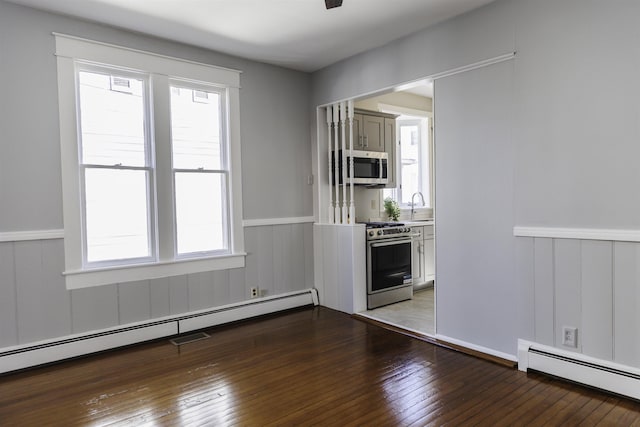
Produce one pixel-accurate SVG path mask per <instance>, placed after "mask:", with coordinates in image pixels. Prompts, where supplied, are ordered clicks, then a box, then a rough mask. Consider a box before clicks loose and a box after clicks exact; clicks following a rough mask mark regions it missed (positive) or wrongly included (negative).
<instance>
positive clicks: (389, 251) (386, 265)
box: [370, 242, 411, 292]
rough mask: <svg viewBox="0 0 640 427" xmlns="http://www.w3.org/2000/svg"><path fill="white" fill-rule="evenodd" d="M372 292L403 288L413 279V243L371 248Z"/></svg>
mask: <svg viewBox="0 0 640 427" xmlns="http://www.w3.org/2000/svg"><path fill="white" fill-rule="evenodd" d="M370 268H371V292H376V291H382V290H385V289H390V288H394V287H396V286H402V285H403V284H405V279H408V278H411V243H410V242H406V243H398V244H392V245H386V246H377V247H376V246H372V247H371V267H370Z"/></svg>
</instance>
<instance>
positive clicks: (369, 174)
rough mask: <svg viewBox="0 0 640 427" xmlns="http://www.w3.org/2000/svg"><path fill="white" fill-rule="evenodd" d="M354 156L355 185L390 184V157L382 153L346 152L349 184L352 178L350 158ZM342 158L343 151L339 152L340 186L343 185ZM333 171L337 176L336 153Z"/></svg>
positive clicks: (334, 154)
mask: <svg viewBox="0 0 640 427" xmlns="http://www.w3.org/2000/svg"><path fill="white" fill-rule="evenodd" d="M350 154H351V155H353V183H354V184H357V185H369V186H383V185H386V184H388V183H389V175H388V170H389V169H388V167H387V163H388V162H389V155H388V154H387V153H386V152H380V151H359V150H353V151H349V150H347V151H346V158H347V173H346V176H347V183H348V182H349V178H350V177H351V176H350V167H349V163H350V157H349V155H350ZM342 156H343V151H342V150H340V151H339V152H338V156H337V157H338V159H337V161H338V165H337V166H338V180H337V182H338V184H342V182H343V181H342ZM332 163H333V164H332V168H331V171H332V173H334V176H335V168H336V153H335V151H334V152H333V162H332ZM335 183H336V182H335V180H334V184H335Z"/></svg>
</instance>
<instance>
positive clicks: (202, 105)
mask: <svg viewBox="0 0 640 427" xmlns="http://www.w3.org/2000/svg"><path fill="white" fill-rule="evenodd" d="M171 145H172V150H173V167H174V168H177V169H198V168H204V169H216V170H220V169H222V168H223V165H222V163H221V146H220V95H219V94H217V93H215V92H205V91H199V90H191V89H185V88H178V87H171Z"/></svg>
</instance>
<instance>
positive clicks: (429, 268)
mask: <svg viewBox="0 0 640 427" xmlns="http://www.w3.org/2000/svg"><path fill="white" fill-rule="evenodd" d="M411 231H412V232H413V235H414V237H413V244H412V251H413V254H412V259H411V262H412V276H413V286H414V288H420V287H424V286H425V285H428V284H430V283H431V282H433V280H434V279H435V246H434V234H433V225H425V226H415V227H411Z"/></svg>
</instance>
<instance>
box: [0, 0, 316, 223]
mask: <svg viewBox="0 0 640 427" xmlns="http://www.w3.org/2000/svg"><path fill="white" fill-rule="evenodd" d="M54 31H55V32H60V33H65V34H71V35H75V36H80V37H85V38H89V39H93V40H98V41H102V42H107V43H114V44H119V45H122V46H126V47H131V48H136V49H142V50H147V51H150V52H155V53H160V54H165V55H170V56H176V57H180V58H185V59H189V60H194V61H199V62H203V63H207V64H213V65H218V66H222V67H229V68H235V69H239V70H241V71H242V75H241V77H240V83H241V86H242V89H241V91H240V114H241V117H240V122H241V137H242V166H243V182H242V184H243V192H244V194H243V196H244V197H243V199H244V200H243V207H244V218H245V219H257V218H280V217H296V216H307V215H312V212H313V211H312V194H311V193H312V192H311V186H308V185H307V175H309V174H310V173H311V154H310V144H309V116H308V105H309V88H310V79H309V75H308V74H306V73H301V72H296V71H291V70H286V69H284V68H279V67H274V66H270V65H265V64H261V63H257V62H251V61H247V60H244V59H240V58H234V57H230V56H227V55H223V54H219V53H216V52H212V51H208V50H204V49H199V48H195V47H191V46H187V45H183V44H178V43H174V42H170V41H166V40H160V39H156V38H151V37H146V36H142V35H139V34H134V33H130V32H125V31H121V30H118V29H114V28H110V27H106V26H101V25H97V24H92V23H88V22H83V21H79V20H75V19H71V18H67V17H62V16H58V15H54V14H49V13H45V12H40V11H36V10H32V9H29V8H25V7H22V6H16V5H12V4H9V3H5V2H3V1H1V0H0V58H1V60H0V76H1V77H2V84H3V90H2V102H1V103H0V108H1V110H0V129H2V139H1V140H0V144H1V148H0V149H1V152H0V153H1V155H0V200H1V201H2V202H1V203H0V232H2V231H20V230H41V229H52V228H62V197H61V193H62V190H61V180H60V162H59V159H60V150H59V137H58V135H59V134H58V132H59V131H58V99H57V80H56V63H55V57H54V51H55V49H54V38H53V36H52V35H51V33H52V32H54ZM36 124H37V126H36Z"/></svg>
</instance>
